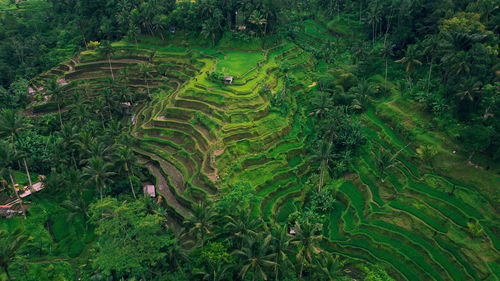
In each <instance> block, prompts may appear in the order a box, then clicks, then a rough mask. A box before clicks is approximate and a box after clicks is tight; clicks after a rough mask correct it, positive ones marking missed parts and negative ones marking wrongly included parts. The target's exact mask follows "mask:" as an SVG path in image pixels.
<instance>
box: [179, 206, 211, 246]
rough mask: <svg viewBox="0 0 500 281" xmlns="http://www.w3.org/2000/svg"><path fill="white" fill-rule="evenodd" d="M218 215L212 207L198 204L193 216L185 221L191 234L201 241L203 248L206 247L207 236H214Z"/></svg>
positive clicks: (194, 208)
mask: <svg viewBox="0 0 500 281" xmlns="http://www.w3.org/2000/svg"><path fill="white" fill-rule="evenodd" d="M216 216H217V213H216V212H215V210H214V209H213V208H212V207H211V206H208V207H207V206H205V205H203V204H196V205H195V206H194V207H193V215H192V216H190V217H188V218H187V219H186V220H185V222H184V223H185V224H186V225H187V226H188V228H189V234H191V235H193V236H194V237H195V238H196V240H198V241H199V243H200V244H201V247H203V246H204V245H205V241H206V239H207V236H209V235H211V234H212V228H213V223H214V220H215V218H216Z"/></svg>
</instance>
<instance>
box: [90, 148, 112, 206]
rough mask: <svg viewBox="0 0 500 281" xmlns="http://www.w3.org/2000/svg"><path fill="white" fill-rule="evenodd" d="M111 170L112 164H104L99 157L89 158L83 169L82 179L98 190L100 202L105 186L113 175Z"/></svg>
mask: <svg viewBox="0 0 500 281" xmlns="http://www.w3.org/2000/svg"><path fill="white" fill-rule="evenodd" d="M111 169H112V164H111V163H106V162H105V161H104V159H103V158H101V157H92V158H90V159H89V161H88V165H87V166H86V167H84V168H83V177H84V178H85V179H86V180H87V184H89V185H94V186H95V188H96V189H98V191H99V195H100V198H101V200H102V198H103V190H104V189H105V188H106V184H107V183H108V182H109V181H110V178H111V176H113V175H115V172H112V171H111Z"/></svg>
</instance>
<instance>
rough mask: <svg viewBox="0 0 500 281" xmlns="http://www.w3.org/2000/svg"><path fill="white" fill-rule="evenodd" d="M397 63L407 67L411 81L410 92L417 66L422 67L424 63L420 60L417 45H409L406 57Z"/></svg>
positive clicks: (406, 70) (407, 73)
mask: <svg viewBox="0 0 500 281" xmlns="http://www.w3.org/2000/svg"><path fill="white" fill-rule="evenodd" d="M396 62H397V63H402V64H404V65H405V72H406V75H407V76H408V81H410V92H411V89H412V83H411V74H412V72H413V69H414V68H415V66H416V65H422V62H421V61H420V60H418V54H417V48H416V45H408V48H406V52H405V56H404V57H402V58H401V59H399V60H396Z"/></svg>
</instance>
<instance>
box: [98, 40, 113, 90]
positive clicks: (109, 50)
mask: <svg viewBox="0 0 500 281" xmlns="http://www.w3.org/2000/svg"><path fill="white" fill-rule="evenodd" d="M98 51H99V53H101V54H102V55H104V56H106V57H107V58H108V63H109V71H110V72H111V78H113V80H115V75H114V74H113V67H111V56H112V55H113V54H114V53H115V50H114V49H113V46H111V43H110V42H109V41H107V40H104V41H102V42H101V47H100V48H99V50H98Z"/></svg>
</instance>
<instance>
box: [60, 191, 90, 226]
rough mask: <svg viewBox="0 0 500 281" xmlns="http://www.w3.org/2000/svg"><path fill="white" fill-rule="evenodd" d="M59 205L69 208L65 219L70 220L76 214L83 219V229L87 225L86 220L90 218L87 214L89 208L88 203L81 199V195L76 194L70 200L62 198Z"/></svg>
mask: <svg viewBox="0 0 500 281" xmlns="http://www.w3.org/2000/svg"><path fill="white" fill-rule="evenodd" d="M61 205H62V206H63V207H64V208H66V209H68V210H70V213H69V214H68V217H67V221H68V222H70V221H71V220H73V219H74V218H75V217H77V216H82V217H83V220H84V221H85V229H87V227H88V220H89V218H90V216H89V210H90V204H88V203H87V201H85V199H83V197H82V195H81V194H80V195H78V196H76V197H75V198H72V199H71V200H64V201H63V202H62V203H61Z"/></svg>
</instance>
